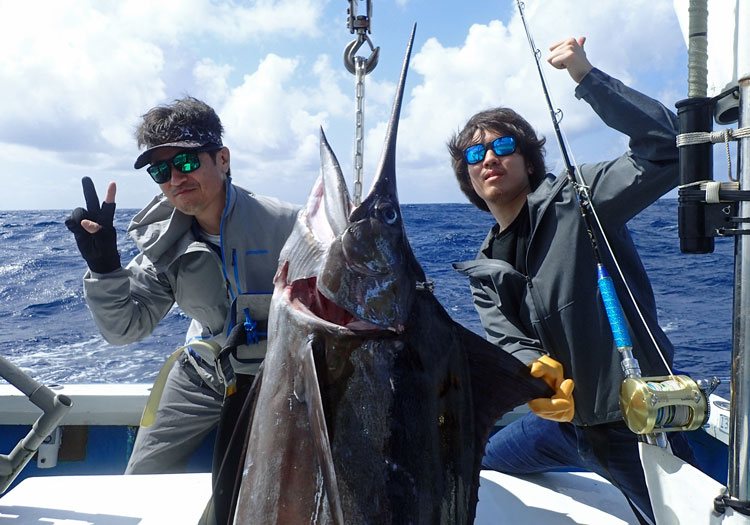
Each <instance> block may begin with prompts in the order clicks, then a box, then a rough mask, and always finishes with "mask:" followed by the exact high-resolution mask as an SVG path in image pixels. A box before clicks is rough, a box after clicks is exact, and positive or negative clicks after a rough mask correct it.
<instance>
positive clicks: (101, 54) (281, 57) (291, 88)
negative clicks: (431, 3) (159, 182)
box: [0, 0, 684, 208]
mask: <svg viewBox="0 0 750 525" xmlns="http://www.w3.org/2000/svg"><path fill="white" fill-rule="evenodd" d="M527 4H528V7H527V12H528V15H529V22H530V24H531V29H532V31H534V37H535V39H536V42H537V45H538V46H539V47H540V48H541V49H542V56H546V53H547V47H548V46H549V45H550V44H551V43H554V42H555V41H557V40H559V39H561V38H563V37H566V36H569V35H585V36H587V37H588V40H587V43H586V49H587V52H588V54H589V57H590V58H591V61H592V62H593V63H594V64H595V65H597V66H599V67H601V68H602V69H603V70H605V71H607V72H609V73H612V74H613V75H615V76H617V77H619V78H621V79H622V80H624V81H632V82H633V83H634V85H635V87H637V88H640V89H642V90H644V91H646V92H647V93H649V94H652V95H657V96H660V97H664V100H665V101H667V102H670V103H671V102H673V100H674V95H675V93H679V92H680V90H681V89H682V87H681V82H682V81H681V80H670V79H669V77H667V76H666V75H671V74H672V72H673V71H675V70H677V71H678V72H679V74H680V75H681V76H680V78H682V75H683V69H684V65H683V64H684V62H681V61H683V53H684V51H683V47H682V46H683V42H682V37H681V35H680V33H679V29H678V26H677V22H676V19H675V17H674V15H673V13H672V10H671V2H670V1H669V0H655V1H649V2H647V1H646V0H633V2H630V3H628V4H627V6H626V7H623V4H622V2H615V1H614V0H602V1H599V2H596V3H594V2H581V3H576V2H565V3H563V2H541V1H535V2H531V1H528V2H527ZM563 4H564V5H563ZM361 5H364V4H363V3H362V4H361ZM477 6H478V10H479V11H481V16H478V17H477V20H480V21H481V23H478V24H475V25H473V26H468V25H466V24H465V22H461V23H459V21H458V20H455V21H454V20H453V19H454V18H455V15H456V13H457V12H460V14H461V15H462V16H463V15H466V7H465V6H464V5H459V4H457V3H453V2H445V3H440V2H439V3H438V5H437V6H436V7H435V9H439V10H440V12H441V17H440V18H441V20H440V23H439V24H438V25H437V26H436V25H434V24H432V22H431V19H430V18H429V17H426V18H427V23H425V24H423V25H422V26H421V27H420V28H418V30H417V44H416V47H415V52H414V55H413V58H412V66H411V70H410V72H409V78H408V81H407V89H406V93H405V98H404V106H403V110H402V120H401V125H400V131H399V147H398V162H399V170H400V173H399V179H400V180H399V184H400V186H401V188H402V191H401V195H402V199H403V200H404V202H415V201H417V202H420V201H421V200H422V199H427V200H430V201H435V200H440V199H438V195H443V199H444V200H454V201H455V200H462V197H461V196H460V194H459V193H458V190H457V188H456V186H455V185H454V184H455V183H452V179H451V177H452V175H451V173H450V168H449V163H448V158H447V151H446V149H445V142H446V140H447V139H448V138H449V137H450V135H451V134H452V133H453V132H455V131H457V129H458V128H459V127H460V126H462V125H463V123H464V122H465V121H466V120H467V119H468V118H469V117H470V116H471V115H472V114H473V113H475V112H476V111H478V110H480V109H484V108H486V107H489V106H495V105H503V104H504V105H509V106H511V107H513V108H515V109H517V110H518V111H519V112H520V113H521V114H522V115H524V116H525V117H526V118H527V119H528V120H529V121H530V122H532V124H534V125H535V126H537V128H538V129H539V131H540V132H542V133H543V134H545V135H547V136H548V138H550V139H551V138H552V137H551V125H550V124H549V114H548V111H547V109H546V107H545V105H544V101H543V99H542V95H541V89H540V87H539V80H538V77H537V72H536V68H535V66H534V63H533V60H532V57H531V52H530V50H529V49H528V45H527V42H526V37H525V35H524V34H523V30H522V27H521V24H520V20H519V19H518V15H517V14H514V15H511V16H509V17H507V18H506V19H504V21H502V22H501V21H497V20H495V21H492V18H493V17H492V14H491V13H492V10H491V9H489V8H490V7H491V6H494V3H491V2H477ZM419 7H420V6H417V5H416V4H414V2H408V1H406V0H395V2H393V3H391V4H390V5H389V4H388V3H387V2H386V3H383V4H378V5H377V6H376V11H375V13H374V17H375V21H374V24H373V28H374V29H373V41H374V42H375V43H376V45H380V46H381V58H380V65H378V67H377V68H376V70H375V71H374V72H373V74H371V75H368V77H367V80H366V110H365V125H366V128H367V134H366V143H365V161H366V163H365V176H366V177H369V176H371V175H372V174H373V173H374V169H375V166H376V164H377V161H378V158H379V155H380V151H381V148H382V140H383V135H384V132H385V123H386V122H387V119H388V117H389V114H390V108H391V104H392V98H393V93H394V90H395V85H396V81H397V79H398V77H397V66H396V64H398V63H399V62H400V60H401V58H402V56H403V55H402V51H403V43H404V37H405V33H404V34H400V32H399V31H400V29H398V27H400V26H399V25H398V24H400V18H409V19H415V20H417V21H418V22H419V21H420V14H421V12H420V11H417V9H418V8H419ZM485 8H487V10H485V11H482V10H483V9H485ZM324 9H326V10H325V11H324ZM388 9H391V13H397V14H398V17H399V20H396V19H395V18H394V19H393V20H392V21H389V20H388V19H387V18H385V17H386V16H388V15H386V14H385V13H384V12H385V11H386V10H388ZM0 16H2V18H3V20H6V21H12V23H6V25H5V26H4V30H3V32H0V46H2V49H3V53H2V54H0V100H3V101H4V102H5V104H4V106H3V111H2V112H0V161H4V162H6V164H5V166H4V168H3V171H2V172H0V179H2V181H3V182H4V183H5V182H6V179H8V178H10V177H14V179H13V180H14V184H16V181H18V180H23V178H24V177H29V174H31V173H33V174H34V176H35V177H38V178H39V180H46V179H45V177H47V173H49V172H53V171H56V172H61V173H62V172H65V174H66V175H65V176H64V179H65V180H66V181H76V183H75V184H73V185H71V184H68V187H71V186H77V184H78V183H77V180H78V179H79V178H80V176H81V175H93V176H94V177H98V178H100V179H101V180H102V181H103V182H102V184H104V183H106V179H108V178H112V179H114V180H117V181H118V182H120V183H121V184H120V185H119V188H118V198H120V196H121V197H122V199H123V201H122V202H123V203H124V205H125V206H127V207H135V206H139V205H141V204H142V203H143V202H144V201H145V200H147V198H144V197H143V193H149V194H150V193H152V192H153V191H154V189H153V187H152V186H148V185H145V183H143V182H142V181H143V180H144V177H145V176H144V174H143V173H142V172H134V171H133V170H132V169H130V166H132V162H133V160H134V157H135V156H136V154H137V151H136V146H135V142H134V140H133V137H132V134H133V130H134V128H135V125H136V124H137V122H138V119H139V117H140V115H142V114H143V113H145V111H147V110H148V108H150V107H153V106H154V105H156V104H160V103H164V102H167V101H169V100H172V99H174V98H177V97H179V96H182V95H185V94H191V95H194V96H198V97H199V98H202V99H204V100H206V101H207V102H209V103H210V104H211V105H213V106H214V107H215V108H216V109H217V112H218V113H219V115H220V116H221V118H222V121H223V122H224V125H225V128H226V137H225V138H226V142H227V144H228V145H230V147H231V150H232V166H233V173H234V174H235V178H236V179H237V180H238V181H239V182H240V183H242V184H244V185H246V186H248V187H250V188H251V189H253V190H255V191H258V192H259V193H264V192H265V193H269V194H272V195H276V196H286V195H288V198H289V200H293V201H295V202H302V201H303V200H304V198H305V196H306V194H307V191H308V189H309V187H310V186H311V185H312V180H313V179H314V177H315V175H316V174H317V170H318V162H319V161H318V141H319V127H320V126H323V127H324V129H325V131H326V134H327V135H328V137H329V140H330V142H331V145H332V146H333V147H334V150H335V151H337V154H338V156H339V161H340V162H341V163H342V168H343V169H344V172H345V173H348V172H349V171H350V169H351V156H352V143H353V131H354V109H355V106H354V77H353V76H352V75H351V74H349V73H348V72H347V71H346V70H345V69H344V68H343V66H342V64H341V62H340V57H336V51H337V50H338V49H342V50H343V48H344V45H345V44H346V42H347V41H349V40H350V39H351V35H350V34H349V33H348V31H347V30H346V28H345V5H344V4H343V3H342V5H341V6H334V5H333V3H332V2H330V1H317V0H277V1H271V0H255V1H248V2H242V3H240V2H234V1H216V0H179V1H177V0H163V1H158V2H154V1H153V0H126V1H116V0H99V1H95V0H59V1H56V2H47V3H45V7H44V9H43V10H42V9H39V8H38V6H36V5H34V3H33V2H32V3H28V2H26V3H24V2H16V1H15V0H13V1H11V0H0ZM391 16H394V17H395V15H391ZM334 18H335V19H336V21H337V22H334V21H333V20H334ZM443 19H444V20H443ZM465 19H466V17H464V20H465ZM447 21H450V22H447ZM339 22H340V23H339ZM334 24H337V25H335V26H334ZM420 24H421V22H420ZM397 26H398V27H397ZM423 27H427V28H428V29H427V31H431V34H426V33H425V34H422V33H421V32H420V31H421V30H423V29H422V28H423ZM335 28H338V29H335ZM336 31H339V32H336ZM396 33H399V34H396ZM447 42H450V43H451V44H452V45H448V44H447ZM332 56H333V57H334V58H331V57H332ZM546 75H547V80H548V81H549V85H550V90H551V92H552V94H553V97H554V98H555V102H556V103H557V104H558V105H559V106H560V107H562V108H563V110H564V111H565V118H564V121H563V126H564V128H565V130H566V131H567V132H568V134H569V135H571V139H572V140H573V141H574V147H575V149H576V152H579V151H582V154H581V155H579V157H583V158H584V159H586V157H587V153H588V152H589V151H591V152H592V154H597V155H598V154H600V153H601V152H602V151H600V150H601V149H602V148H601V147H600V150H597V149H596V146H597V145H596V144H595V143H596V140H598V139H597V137H599V135H600V134H599V133H594V132H593V130H598V129H601V128H600V127H597V126H599V124H598V119H597V117H596V116H595V115H594V114H593V112H592V111H591V110H590V109H589V107H588V105H587V104H585V103H583V102H580V101H577V100H575V98H574V97H573V94H572V92H573V87H574V86H573V83H572V81H571V80H570V79H569V77H568V75H567V74H565V73H564V72H559V71H553V70H551V68H548V67H547V69H546ZM665 78H667V80H664V79H665ZM582 134H585V138H586V142H585V144H584V146H582V147H580V148H579V147H577V146H576V145H575V140H576V138H577V137H579V136H584V135H582ZM601 135H602V136H606V137H608V140H609V141H610V142H609V143H608V144H607V149H606V151H607V152H609V151H611V148H612V147H613V146H612V134H611V133H610V134H607V133H605V132H602V133H601ZM617 140H619V139H617ZM620 145H621V143H620V142H616V143H615V146H616V147H619V146H620ZM548 151H549V152H550V154H553V153H555V152H556V147H555V146H554V145H553V144H552V143H551V144H550V147H548ZM598 159H599V157H597V158H596V160H598ZM579 160H581V159H579ZM428 174H432V175H428ZM19 177H20V179H19ZM411 177H413V179H411ZM425 177H431V178H428V179H425ZM146 179H147V178H146ZM60 180H62V179H60V178H57V179H53V180H50V182H49V186H50V187H51V188H55V191H57V190H58V189H59V190H60V192H59V193H58V194H57V195H56V197H57V199H58V200H60V199H63V198H65V199H68V200H69V201H73V202H74V203H78V200H79V198H80V193H79V190H78V189H77V187H76V188H75V189H69V190H68V191H67V192H66V191H64V187H65V186H64V185H63V186H62V187H58V185H59V183H60ZM424 180H428V181H429V184H439V185H440V187H439V188H432V187H431V188H430V190H429V193H426V190H424V189H423V188H421V186H420V184H419V181H424ZM132 181H139V182H138V183H137V184H134V183H131V182H132ZM96 182H97V184H99V181H98V180H97V181H96ZM42 186H43V185H42ZM13 188H14V191H16V190H17V191H18V193H14V195H18V196H19V197H18V198H16V199H14V201H13V203H11V204H6V203H2V202H0V208H3V207H5V208H7V207H11V208H12V207H15V206H22V207H32V208H33V207H38V206H41V205H42V202H41V200H40V199H39V198H38V197H37V196H36V195H35V193H34V192H33V191H32V189H31V186H30V185H29V186H28V190H26V191H24V188H26V186H24V185H22V184H21V185H14V186H13ZM44 205H45V206H48V204H46V203H45V204H44ZM76 205H77V204H76ZM66 206H67V205H62V207H66Z"/></svg>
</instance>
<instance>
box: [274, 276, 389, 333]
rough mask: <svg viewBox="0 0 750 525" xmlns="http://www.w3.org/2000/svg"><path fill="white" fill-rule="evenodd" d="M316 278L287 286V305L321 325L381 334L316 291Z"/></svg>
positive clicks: (301, 280) (376, 327)
mask: <svg viewBox="0 0 750 525" xmlns="http://www.w3.org/2000/svg"><path fill="white" fill-rule="evenodd" d="M317 281H318V278H317V277H309V278H307V279H299V280H297V281H294V282H293V283H290V284H289V285H287V294H288V298H289V303H290V304H291V305H292V307H293V308H294V309H295V310H298V311H300V312H303V313H305V314H307V315H309V316H311V317H314V318H315V319H317V320H319V321H322V322H323V323H328V324H332V325H334V326H337V327H340V328H345V329H347V330H351V331H353V332H371V331H377V332H382V331H383V329H382V328H380V327H378V326H375V325H374V324H372V323H368V322H367V321H363V320H361V319H358V318H356V317H354V316H353V315H352V314H351V313H350V312H349V311H348V310H346V309H344V308H342V307H340V306H339V305H337V304H336V303H334V302H333V301H331V300H330V299H328V298H327V297H326V296H324V295H323V294H321V293H320V292H319V291H318V287H317Z"/></svg>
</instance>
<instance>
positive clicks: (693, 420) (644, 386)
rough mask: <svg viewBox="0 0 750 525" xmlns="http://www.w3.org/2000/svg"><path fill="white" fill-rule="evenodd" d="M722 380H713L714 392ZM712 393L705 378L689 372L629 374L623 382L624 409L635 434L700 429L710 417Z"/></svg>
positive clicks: (621, 401) (629, 426)
mask: <svg viewBox="0 0 750 525" xmlns="http://www.w3.org/2000/svg"><path fill="white" fill-rule="evenodd" d="M718 382H719V381H718V379H716V378H712V380H710V385H709V388H710V391H712V390H713V389H714V388H716V385H718ZM711 386H712V387H713V388H711ZM710 391H709V392H708V393H710ZM708 393H707V391H706V386H705V382H704V381H699V382H698V383H696V382H695V381H693V380H692V379H690V378H689V377H688V376H685V375H676V376H663V377H629V378H627V379H625V380H624V381H623V382H622V384H621V385H620V410H621V411H622V415H623V419H624V420H625V424H627V426H628V428H629V429H630V430H631V431H632V432H633V433H635V434H652V433H656V432H674V431H680V430H688V431H689V430H697V429H699V428H700V427H702V426H703V425H704V424H705V423H706V421H707V420H708V413H709V405H708V401H707V399H708Z"/></svg>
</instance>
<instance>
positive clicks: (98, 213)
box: [65, 177, 120, 273]
mask: <svg viewBox="0 0 750 525" xmlns="http://www.w3.org/2000/svg"><path fill="white" fill-rule="evenodd" d="M81 184H82V185H83V197H84V199H85V200H86V208H85V209H84V208H76V209H75V210H73V213H71V214H70V217H68V218H67V219H66V220H65V226H67V227H68V229H69V230H70V231H71V232H73V235H74V236H75V239H76V244H77V245H78V250H79V251H80V252H81V255H82V256H83V258H84V259H85V260H86V263H87V264H88V265H89V268H90V269H91V271H93V272H96V273H109V272H111V271H113V270H116V269H118V268H119V267H120V254H119V253H118V252H117V232H116V231H115V228H114V226H113V219H114V216H115V193H116V191H117V187H116V185H115V183H114V182H110V183H109V186H108V187H107V196H106V198H105V199H104V202H103V203H102V204H101V206H100V205H99V197H98V196H97V194H96V188H95V187H94V183H93V181H92V180H91V179H90V178H89V177H84V178H83V179H82V180H81Z"/></svg>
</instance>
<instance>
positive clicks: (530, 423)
mask: <svg viewBox="0 0 750 525" xmlns="http://www.w3.org/2000/svg"><path fill="white" fill-rule="evenodd" d="M583 42H584V39H580V40H575V39H573V38H569V39H566V40H563V41H562V42H559V43H557V44H555V45H554V46H552V47H551V48H550V49H551V51H552V53H551V56H550V57H549V58H548V61H549V62H550V63H551V64H552V65H553V66H554V67H556V68H558V69H567V71H568V73H569V74H570V76H571V77H572V78H573V80H574V81H576V82H577V83H578V86H577V88H576V97H577V98H579V99H581V98H582V99H584V100H585V101H586V102H588V103H589V104H590V105H591V107H592V108H593V109H594V111H596V113H597V114H598V115H599V116H600V118H601V119H602V120H603V121H604V122H605V123H606V124H607V125H608V126H610V127H612V128H614V129H616V130H618V131H620V132H622V133H625V134H627V135H628V136H629V137H630V150H629V151H628V152H626V153H625V154H623V155H622V156H621V157H619V158H617V159H615V160H612V161H609V162H601V163H597V164H590V165H582V166H580V171H581V176H582V177H583V179H584V180H585V183H586V185H588V186H589V187H590V192H591V200H592V203H593V205H594V206H595V208H596V210H597V213H598V216H599V219H600V221H601V223H602V225H603V228H604V230H605V231H606V234H607V237H608V239H609V242H610V243H611V245H612V248H613V251H614V253H615V254H616V256H617V258H618V261H619V264H620V267H621V268H622V269H623V272H624V273H625V276H626V279H627V281H628V284H629V286H630V288H631V290H632V291H633V294H634V296H635V298H636V301H637V302H638V304H639V307H640V309H641V312H642V313H643V316H644V318H645V320H646V323H647V324H648V327H649V329H650V331H651V333H653V334H654V337H655V339H656V341H657V342H658V344H659V348H660V349H661V351H662V352H663V353H664V354H665V355H664V358H665V359H666V361H667V362H669V363H670V364H671V362H672V355H673V348H672V345H671V344H670V342H669V340H668V339H667V337H666V336H665V334H664V333H663V332H662V330H661V329H660V328H659V325H658V322H657V316H656V307H655V304H654V296H653V292H652V290H651V286H650V283H649V280H648V277H647V276H646V272H645V270H644V268H643V266H642V264H641V261H640V258H639V257H638V254H637V252H636V249H635V246H634V245H633V242H632V240H631V238H630V235H629V233H628V229H627V227H626V223H627V222H628V220H630V219H631V218H633V217H634V216H635V215H636V214H638V213H639V212H640V211H642V210H643V209H644V208H646V207H647V206H648V205H649V204H651V203H653V202H654V201H655V200H656V199H658V198H659V197H660V196H662V195H663V194H665V193H666V192H667V191H669V190H670V189H672V188H674V187H675V186H676V185H677V182H678V154H677V148H676V146H675V135H676V133H677V125H676V117H675V115H674V114H673V113H672V112H670V111H669V110H667V109H666V108H665V107H664V106H662V105H661V104H660V103H658V102H657V101H655V100H653V99H651V98H649V97H646V96H645V95H643V94H641V93H638V92H636V91H634V90H632V89H630V88H628V87H627V86H625V85H623V84H622V83H620V82H619V81H617V80H615V79H613V78H611V77H609V76H608V75H606V74H605V73H603V72H601V71H599V70H598V69H595V68H593V66H592V65H591V64H590V63H589V61H588V59H587V58H586V54H585V52H584V50H583V47H582V46H583ZM544 143H545V140H544V139H543V138H541V139H540V138H538V137H537V136H536V133H535V132H534V130H533V128H532V127H531V126H530V125H529V124H528V122H526V121H525V120H524V119H523V118H521V117H520V116H519V115H518V114H517V113H515V112H514V111H512V110H510V109H507V108H497V109H491V110H488V111H483V112H481V113H478V114H476V115H475V116H473V117H472V118H471V119H470V120H469V121H468V123H467V124H466V126H465V127H464V129H463V130H462V131H461V132H460V133H458V134H457V135H456V136H454V137H453V138H452V140H451V141H450V143H449V150H450V153H451V157H452V164H453V168H454V171H455V174H456V178H457V179H458V182H459V186H460V187H461V190H462V191H463V192H464V193H465V194H466V196H467V197H468V198H469V200H470V201H471V202H472V203H473V204H474V205H476V206H477V207H478V208H480V209H482V210H485V211H489V212H491V213H492V215H493V217H494V218H495V219H496V220H497V224H496V225H495V226H494V227H493V228H492V229H491V231H490V232H489V234H488V236H487V238H486V239H485V241H484V243H483V245H482V247H481V249H480V251H479V254H478V256H477V259H476V260H475V261H471V262H465V263H460V264H456V265H454V266H455V267H456V269H458V270H459V271H460V272H461V273H463V274H465V275H467V276H469V278H470V282H471V288H472V293H473V296H474V305H475V307H476V309H477V311H478V312H479V314H480V317H481V320H482V325H483V326H484V328H485V330H486V332H487V336H488V338H489V340H491V341H492V342H494V343H495V344H497V345H498V346H499V347H500V348H502V349H503V350H505V351H506V352H509V353H511V354H513V355H515V356H516V357H518V358H519V359H521V360H523V361H525V362H526V363H529V364H531V365H532V366H533V369H538V370H537V371H536V375H540V376H543V377H544V378H545V380H547V382H548V383H550V384H551V385H552V386H553V387H554V388H556V389H557V393H556V395H555V396H554V397H553V398H552V399H548V400H535V401H533V402H532V403H531V408H532V412H533V413H531V414H529V415H527V416H525V417H523V418H522V419H520V420H518V421H516V422H515V423H513V424H511V425H509V426H508V427H506V428H504V429H503V430H501V431H500V432H498V433H497V434H496V435H494V436H493V437H492V438H491V439H490V442H489V444H488V446H487V450H486V455H485V458H484V466H485V468H490V469H494V470H498V471H502V472H506V473H512V474H515V473H532V472H542V471H547V470H553V469H556V468H561V467H580V468H585V469H588V470H592V471H594V472H597V473H598V474H600V475H602V476H603V477H605V478H607V479H609V480H610V481H611V482H612V483H613V484H614V485H615V486H617V487H618V488H619V489H620V490H622V491H623V493H624V494H625V495H626V496H627V497H628V498H629V500H630V501H631V502H632V503H633V504H635V506H636V507H637V508H638V509H639V510H635V509H634V511H635V512H636V515H638V514H641V516H639V519H645V520H653V512H652V510H651V504H650V500H649V497H648V493H647V490H646V486H645V480H644V476H643V472H642V469H641V466H640V460H639V455H638V449H637V438H636V436H635V435H634V434H632V433H631V432H630V431H629V430H628V429H627V427H626V426H625V424H624V423H623V422H622V415H621V413H620V408H619V402H618V393H619V385H620V382H621V381H622V379H623V372H622V369H621V366H620V356H619V352H618V351H617V350H616V348H615V345H614V341H613V338H612V332H611V329H610V326H609V322H608V320H607V316H606V313H605V310H604V307H603V305H602V303H601V299H600V298H599V292H598V289H597V281H596V276H597V275H596V261H595V258H594V254H593V250H592V246H591V242H590V240H589V236H588V234H587V231H586V227H585V223H584V221H583V219H582V218H581V213H580V211H579V207H578V203H577V199H576V195H575V192H574V190H573V188H572V186H571V184H570V182H569V181H568V180H567V177H565V176H560V177H557V178H554V177H553V176H551V175H547V174H546V173H545V168H544ZM598 235H599V234H598V233H597V236H598ZM597 240H598V241H599V245H600V246H603V243H602V242H601V241H602V239H601V238H599V239H597ZM600 252H601V253H602V257H603V259H604V260H603V263H604V265H605V266H606V267H607V268H614V267H613V262H612V260H611V258H610V257H609V255H608V254H605V250H604V249H600ZM610 273H611V274H613V275H614V274H615V271H614V269H612V270H610ZM614 279H615V283H616V289H617V292H618V295H620V297H623V298H624V299H623V300H622V304H623V307H624V310H625V315H626V317H627V319H628V321H629V328H630V330H631V336H632V339H633V354H634V355H635V357H636V358H637V359H638V360H639V362H640V366H641V370H642V372H643V375H644V376H656V375H664V374H665V373H666V369H665V366H664V364H663V363H662V358H661V357H660V356H659V354H658V352H657V350H656V349H655V348H654V345H653V344H652V342H651V340H650V338H649V336H648V334H647V333H646V330H645V329H644V328H643V327H642V326H641V325H640V324H639V316H638V314H637V313H636V311H635V309H634V308H633V306H632V303H631V301H630V300H629V299H627V294H626V292H625V288H624V286H623V284H622V283H621V282H620V280H619V279H618V278H616V277H615V278H614ZM563 370H564V372H565V374H566V375H567V376H568V377H569V378H572V380H573V381H572V382H571V381H569V380H565V381H563V377H562V371H563ZM573 383H574V384H575V391H574V392H573ZM573 398H574V403H573ZM538 416H541V417H538ZM673 434H674V433H673ZM670 439H671V440H672V446H673V449H674V450H675V451H676V452H678V454H679V455H682V456H684V457H688V458H690V459H693V458H692V457H691V454H692V453H691V451H690V449H689V446H688V445H687V443H686V440H685V438H684V436H682V435H672V436H671V437H670ZM644 516H645V517H644Z"/></svg>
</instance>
